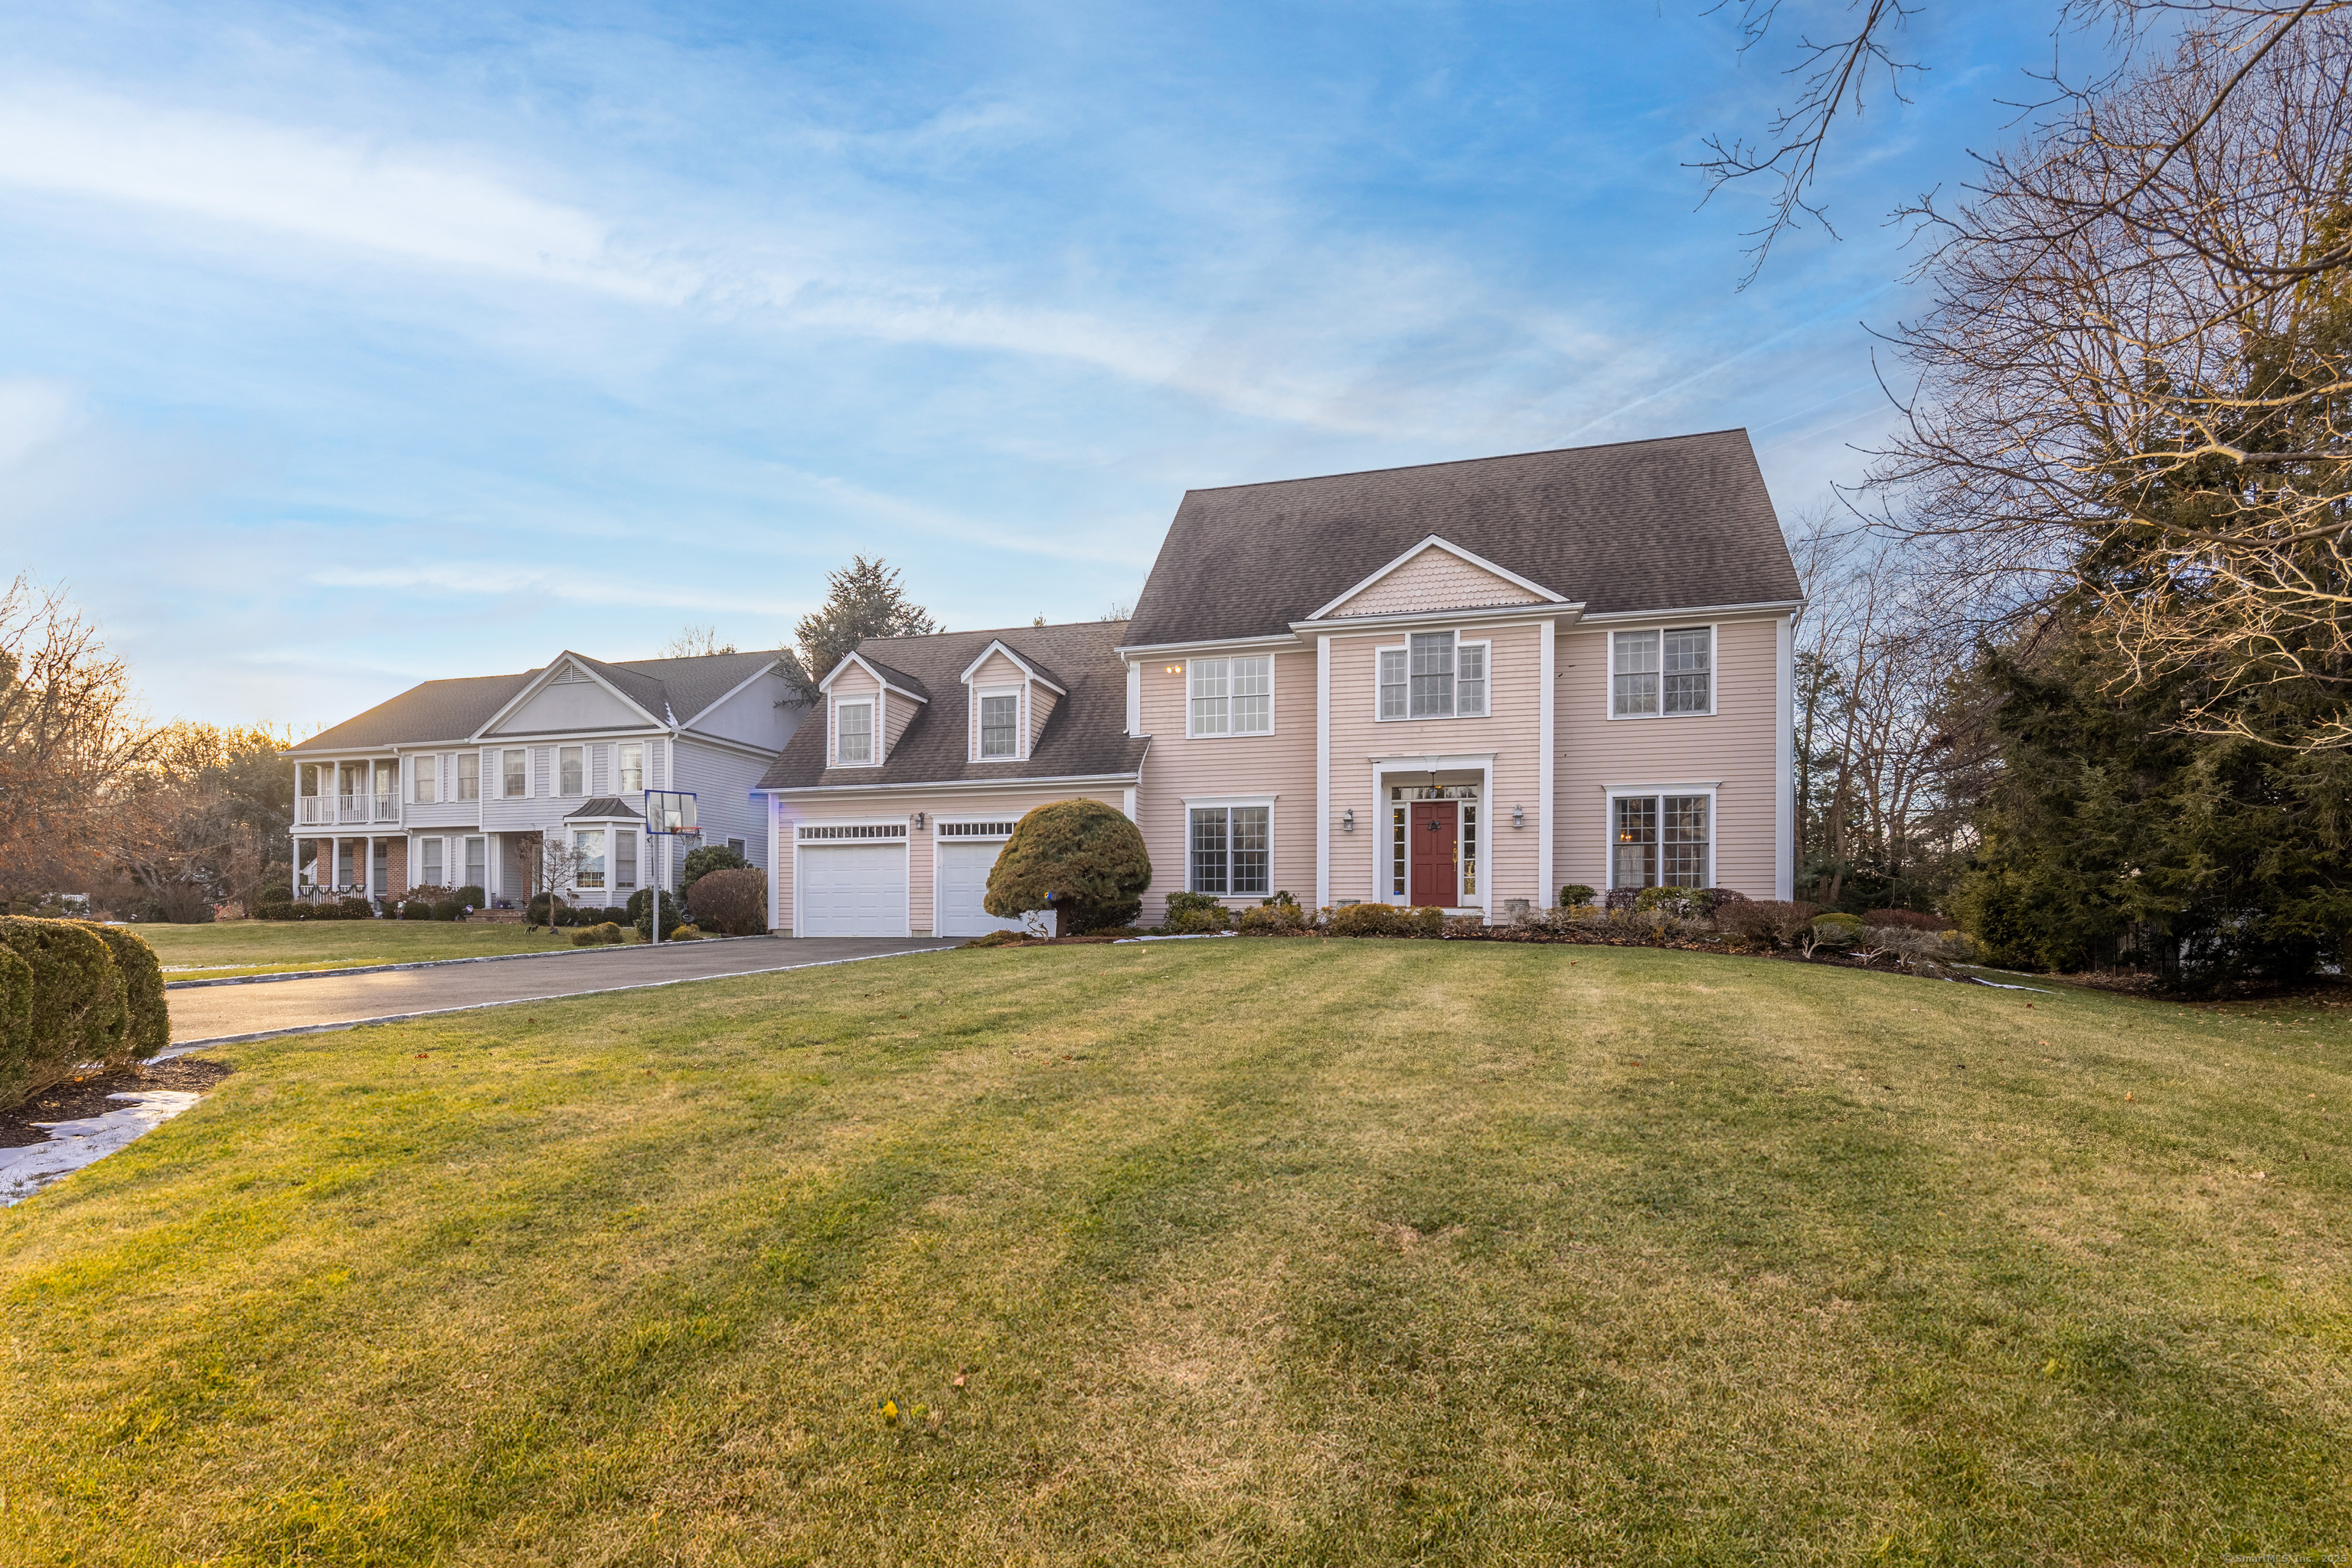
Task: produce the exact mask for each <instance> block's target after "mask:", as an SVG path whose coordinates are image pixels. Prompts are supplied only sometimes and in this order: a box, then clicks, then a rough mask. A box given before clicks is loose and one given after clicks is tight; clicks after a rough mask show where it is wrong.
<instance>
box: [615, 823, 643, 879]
mask: <svg viewBox="0 0 2352 1568" xmlns="http://www.w3.org/2000/svg"><path fill="white" fill-rule="evenodd" d="M636 889H637V836H636V833H635V830H634V829H632V828H627V827H616V828H614V830H613V890H614V892H617V893H634V892H635V891H636Z"/></svg>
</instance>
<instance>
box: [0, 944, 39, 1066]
mask: <svg viewBox="0 0 2352 1568" xmlns="http://www.w3.org/2000/svg"><path fill="white" fill-rule="evenodd" d="M32 1059H33V966H32V965H31V964H30V963H26V961H25V957H24V955H23V954H22V953H20V952H17V951H16V949H15V948H13V947H10V946H8V945H7V944H6V943H5V942H0V1106H8V1105H14V1104H15V1103H16V1101H17V1100H20V1099H22V1098H23V1097H24V1095H25V1094H26V1092H27V1089H26V1084H27V1083H28V1082H29V1081H30V1079H31V1071H30V1068H31V1063H32Z"/></svg>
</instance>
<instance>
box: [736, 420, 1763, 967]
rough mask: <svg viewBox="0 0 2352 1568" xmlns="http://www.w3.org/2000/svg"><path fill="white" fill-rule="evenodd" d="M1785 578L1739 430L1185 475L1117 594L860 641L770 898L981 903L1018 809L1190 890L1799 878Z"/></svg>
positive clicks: (832, 699) (801, 779)
mask: <svg viewBox="0 0 2352 1568" xmlns="http://www.w3.org/2000/svg"><path fill="white" fill-rule="evenodd" d="M1801 607H1802V605H1801V595H1800V591H1799V588H1798V583H1797V575H1796V572H1795V569H1794V567H1793V565H1792V564H1791V563H1790V558H1789V552H1788V548H1787V545H1786V544H1785V543H1784V542H1783V541H1782V538H1781V534H1780V524H1779V522H1778V521H1777V519H1776V518H1775V517H1774V515H1773V511H1772V505H1771V500H1770V497H1769V495H1768V494H1767V493H1766V491H1765V487H1764V481H1763V477H1762V475H1761V474H1760V473H1759V470H1758V468H1757V466H1756V459H1755V455H1754V452H1753V451H1752V450H1751V448H1750V447H1749V446H1748V437H1747V435H1746V433H1745V432H1743V431H1736V430H1735V431H1723V432H1717V433H1715V434H1711V435H1703V436H1688V437H1675V438H1672V439H1667V440H1658V441H1641V442H1630V443H1626V444H1622V445H1619V446H1612V447H1580V448H1575V449H1571V450H1567V451H1558V452H1536V453H1529V454H1526V455H1523V456H1517V457H1507V458H1483V459H1478V460H1475V461H1470V462H1458V463H1440V464H1432V465H1428V466H1425V467H1421V468H1392V469H1385V470H1381V471H1377V472H1371V473H1360V474H1342V475H1336V476H1332V477H1329V478H1324V479H1297V480H1287V481H1282V482H1278V483H1273V484H1258V485H1239V486H1233V487H1229V488H1226V489H1212V490H1194V491H1192V492H1189V493H1188V494H1187V495H1186V496H1185V498H1184V500H1183V503H1182V505H1181V506H1180V507H1179V508H1178V510H1177V513H1176V518H1175V521H1174V522H1173V523H1172V524H1171V527H1170V529H1169V531H1168V536H1167V539H1166V541H1165V542H1163V543H1162V545H1161V547H1160V558H1159V561H1158V563H1156V564H1155V565H1154V566H1153V568H1152V571H1151V575H1150V580H1149V581H1148V582H1147V583H1146V584H1145V585H1144V589H1143V593H1142V595H1141V597H1140V598H1139V600H1138V602H1137V605H1136V607H1135V614H1134V616H1133V618H1132V619H1131V620H1129V621H1127V622H1124V623H1120V622H1097V623H1088V624H1082V625H1076V626H1035V627H1015V628H1012V629H1009V630H1004V631H996V632H962V633H955V634H950V635H942V636H938V637H893V638H877V639H874V640H870V641H868V642H866V643H865V644H863V645H861V647H859V648H858V650H857V651H856V653H855V654H853V655H851V656H850V657H849V658H846V659H845V660H843V661H842V663H841V664H840V666H839V667H837V668H835V669H834V670H832V671H831V672H830V673H829V674H828V675H827V676H826V677H825V679H824V681H823V682H822V683H821V684H822V687H823V690H824V702H823V704H822V706H821V707H820V709H819V710H818V711H817V712H816V713H815V714H814V715H813V717H814V718H815V719H816V720H817V721H816V722H812V723H810V724H808V725H807V726H805V727H804V728H803V730H802V731H800V733H799V734H797V735H796V736H794V737H793V741H792V742H791V743H790V744H789V745H787V746H786V747H785V748H784V750H783V753H782V756H780V757H778V758H777V759H776V762H775V764H774V765H773V766H772V767H771V768H770V769H769V770H768V772H767V774H766V776H765V777H763V778H762V779H761V782H760V789H761V793H763V794H764V795H766V797H767V799H768V801H769V803H770V805H769V811H768V820H767V828H768V846H767V850H766V853H767V856H768V858H769V862H770V864H771V866H772V868H773V874H772V876H771V878H770V879H769V884H770V889H771V897H772V900H774V907H773V909H772V911H771V914H770V921H771V924H772V925H773V926H774V927H776V928H777V929H779V930H784V929H789V930H792V931H794V932H795V933H796V934H800V935H807V936H817V935H885V934H940V935H965V934H972V933H976V932H979V931H987V930H990V929H993V928H995V927H996V926H999V925H1002V924H1006V923H1009V922H1004V921H995V920H993V919H992V918H991V917H990V916H989V915H988V914H987V913H986V911H985V910H982V908H981V901H980V900H981V895H982V891H983V890H984V888H985V885H986V879H987V874H988V868H989V867H990V865H992V863H993V861H994V858H995V855H996V852H997V850H998V848H999V847H1000V846H1001V845H1002V844H1003V839H1004V837H1006V835H1007V834H1009V833H1010V831H1011V828H1012V825H1013V822H1014V821H1015V820H1017V819H1018V818H1019V817H1020V816H1021V815H1022V813H1024V812H1025V811H1027V810H1029V809H1030V808H1031V807H1033V806H1035V805H1042V804H1044V803H1045V802H1047V801H1051V800H1059V799H1066V798H1069V797H1071V796H1074V795H1084V796H1088V797H1091V798H1095V799H1098V800H1102V801H1105V802H1108V803H1109V804H1111V805H1116V806H1118V808H1119V809H1120V810H1122V811H1124V812H1126V813H1127V815H1128V816H1130V817H1132V818H1133V819H1134V820H1135V822H1136V823H1137V824H1138V825H1139V826H1140V827H1141V829H1142V831H1143V836H1144V840H1145V842H1146V844H1147V845H1148V846H1149V847H1150V852H1151V860H1152V866H1153V868H1154V873H1155V875H1154V880H1153V884H1152V887H1151V889H1150V892H1149V893H1148V894H1147V896H1146V899H1145V907H1144V915H1145V918H1146V919H1147V920H1150V919H1154V918H1156V917H1157V915H1158V913H1159V911H1160V910H1161V909H1162V908H1163V907H1164V905H1165V901H1166V898H1167V895H1168V894H1170V893H1171V892H1175V891H1178V890H1180V889H1191V890H1193V891H1198V892H1205V893H1210V894H1213V895H1214V896H1216V897H1219V898H1221V899H1223V900H1227V901H1228V902H1231V903H1233V904H1235V905H1241V904H1246V903H1255V902H1257V901H1259V900H1261V899H1263V898H1265V897H1267V896H1269V895H1271V894H1273V893H1275V892H1276V891H1287V892H1289V893H1291V894H1292V895H1293V896H1294V897H1295V898H1297V900H1298V901H1299V902H1301V903H1308V904H1314V905H1318V906H1322V905H1330V904H1335V903H1344V902H1351V901H1358V900H1384V901H1388V902H1393V903H1410V904H1416V905H1427V904H1435V905H1439V906H1442V907H1444V908H1447V909H1450V910H1460V911H1463V912H1481V913H1486V914H1487V915H1489V916H1491V917H1493V918H1496V919H1499V918H1501V917H1502V916H1503V915H1504V913H1505V912H1506V910H1507V906H1509V905H1510V904H1512V903H1514V902H1516V901H1517V900H1528V902H1529V903H1531V904H1535V905H1544V904H1549V903H1550V902H1552V901H1553V900H1555V899H1556V898H1557V897H1558V895H1559V889H1560V887H1561V886H1562V885H1564V884H1568V883H1584V884H1587V885H1589V886H1591V887H1594V888H1596V889H1609V888H1618V887H1647V886H1652V885H1656V884H1661V883H1664V884H1669V885H1675V886H1685V887H1706V886H1717V887H1728V888H1733V889H1738V890H1739V891H1741V892H1745V893H1748V894H1749V895H1751V896H1754V897H1759V898H1787V897H1789V895H1790V883H1791V879H1792V869H1793V868H1792V858H1793V852H1794V842H1793V813H1792V805H1793V803H1792V801H1791V798H1790V773H1791V767H1790V763H1791V758H1790V744H1791V731H1792V723H1793V711H1792V710H1793V702H1794V679H1793V656H1792V644H1791V634H1792V630H1793V623H1794V619H1795V616H1796V614H1797V612H1798V611H1799V610H1800V609H1801Z"/></svg>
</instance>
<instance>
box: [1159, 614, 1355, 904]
mask: <svg viewBox="0 0 2352 1568" xmlns="http://www.w3.org/2000/svg"><path fill="white" fill-rule="evenodd" d="M1334 826H1335V825H1334V824H1333V822H1332V821H1331V638H1330V636H1329V634H1328V633H1326V634H1324V635H1322V636H1320V637H1317V638H1316V639H1315V907H1316V908H1317V909H1318V910H1320V909H1328V907H1329V906H1330V903H1331V833H1332V829H1333V827H1334ZM1189 847H1190V846H1189V845H1188V846H1187V848H1188V849H1189Z"/></svg>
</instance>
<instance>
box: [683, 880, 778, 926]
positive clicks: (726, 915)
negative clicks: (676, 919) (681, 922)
mask: <svg viewBox="0 0 2352 1568" xmlns="http://www.w3.org/2000/svg"><path fill="white" fill-rule="evenodd" d="M694 923H695V924H696V925H698V926H702V927H706V928H708V929H709V930H713V931H719V932H720V933H721V934H723V935H726V936H765V935H767V934H768V874H767V873H766V872H764V871H762V870H761V869H759V868H757V867H753V866H747V867H744V868H740V869H738V870H722V871H709V872H705V873H704V874H703V876H702V879H700V880H699V881H698V882H696V883H695V884H694Z"/></svg>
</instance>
